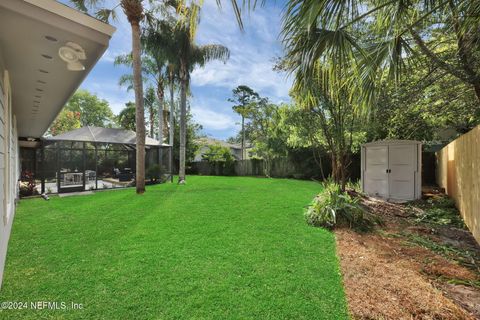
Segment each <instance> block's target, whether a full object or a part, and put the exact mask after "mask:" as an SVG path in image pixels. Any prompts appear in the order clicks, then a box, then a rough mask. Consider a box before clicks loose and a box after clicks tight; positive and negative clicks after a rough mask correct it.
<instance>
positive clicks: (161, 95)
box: [157, 82, 164, 168]
mask: <svg viewBox="0 0 480 320" xmlns="http://www.w3.org/2000/svg"><path fill="white" fill-rule="evenodd" d="M157 96H158V141H159V142H160V147H159V148H158V164H159V165H160V168H162V167H163V166H162V165H163V163H162V162H163V161H162V160H163V159H162V157H163V154H162V144H163V100H164V92H163V85H162V84H161V83H160V82H159V84H158V87H157Z"/></svg>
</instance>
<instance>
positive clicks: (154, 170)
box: [145, 164, 163, 183]
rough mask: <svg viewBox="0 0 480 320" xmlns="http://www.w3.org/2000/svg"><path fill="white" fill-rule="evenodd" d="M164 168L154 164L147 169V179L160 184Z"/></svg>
mask: <svg viewBox="0 0 480 320" xmlns="http://www.w3.org/2000/svg"><path fill="white" fill-rule="evenodd" d="M162 174H163V172H162V168H161V167H160V165H159V164H154V165H151V166H150V167H149V168H148V169H147V172H146V174H145V176H146V177H147V179H149V180H150V182H155V183H156V182H158V181H160V180H161V177H162Z"/></svg>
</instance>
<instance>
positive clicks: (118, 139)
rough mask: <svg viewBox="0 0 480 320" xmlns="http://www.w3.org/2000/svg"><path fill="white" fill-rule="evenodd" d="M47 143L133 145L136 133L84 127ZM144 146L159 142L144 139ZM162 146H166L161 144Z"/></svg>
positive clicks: (156, 144)
mask: <svg viewBox="0 0 480 320" xmlns="http://www.w3.org/2000/svg"><path fill="white" fill-rule="evenodd" d="M45 140H47V141H78V142H92V143H93V142H100V143H118V144H129V145H134V144H135V143H136V133H135V132H133V131H131V130H124V129H115V128H101V127H90V126H86V127H83V128H79V129H75V130H72V131H69V132H65V133H62V134H59V135H57V136H52V137H46V138H45ZM145 145H147V146H159V145H160V142H159V141H157V140H154V139H152V138H149V137H145ZM162 146H168V145H167V144H163V145H162Z"/></svg>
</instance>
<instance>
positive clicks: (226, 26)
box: [81, 0, 291, 139]
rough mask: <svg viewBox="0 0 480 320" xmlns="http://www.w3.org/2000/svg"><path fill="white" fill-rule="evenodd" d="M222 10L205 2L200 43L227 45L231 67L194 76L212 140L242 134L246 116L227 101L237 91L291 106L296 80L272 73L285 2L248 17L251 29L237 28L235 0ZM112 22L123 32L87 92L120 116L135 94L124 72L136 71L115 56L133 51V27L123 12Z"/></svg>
mask: <svg viewBox="0 0 480 320" xmlns="http://www.w3.org/2000/svg"><path fill="white" fill-rule="evenodd" d="M223 3H224V5H223V8H222V9H219V8H218V7H217V5H216V1H215V0H205V3H204V7H203V9H202V14H201V20H200V25H199V29H198V33H197V38H196V41H197V43H199V44H222V45H224V46H227V47H228V48H229V49H230V51H231V56H230V60H229V61H228V62H227V63H225V64H224V63H223V62H218V61H214V62H210V63H209V64H207V65H206V66H205V67H204V68H201V69H196V70H195V71H194V72H193V73H192V78H191V88H192V93H193V97H191V100H190V101H191V108H192V113H193V115H194V118H195V120H196V121H197V122H198V123H200V124H202V125H203V127H204V133H205V134H207V135H208V136H211V137H215V138H220V139H226V138H227V137H230V136H233V135H235V134H236V133H237V132H238V131H239V121H240V117H239V116H238V115H236V114H235V113H233V112H232V103H231V102H228V101H227V99H228V98H229V97H230V96H231V92H232V89H234V88H235V87H236V86H238V85H241V84H245V85H248V86H250V87H251V88H253V89H254V90H256V91H257V92H259V93H260V95H262V96H266V97H269V98H270V99H271V100H272V101H273V102H275V103H280V102H288V101H289V96H288V91H289V88H290V85H291V81H290V79H287V78H286V75H285V74H279V73H278V72H275V71H273V70H272V67H273V62H272V60H273V59H274V58H275V57H278V56H281V55H282V45H281V42H280V40H279V33H280V27H281V13H282V9H283V7H282V4H281V3H282V1H276V2H274V3H270V4H267V5H266V6H265V7H263V8H257V9H256V10H255V11H253V12H250V13H247V14H246V15H245V16H244V18H243V19H244V24H245V31H244V32H243V33H242V32H241V31H240V29H239V27H238V25H237V22H236V19H235V16H234V14H233V11H232V9H231V6H230V3H229V1H227V0H225V1H223ZM118 13H119V14H118V19H117V21H114V22H113V23H112V24H113V25H114V26H115V27H116V28H117V31H116V33H115V34H114V36H113V38H112V40H111V42H110V47H109V48H108V50H107V52H105V54H104V55H103V57H102V58H101V59H100V61H99V62H98V64H97V65H96V66H95V68H94V69H93V70H92V72H91V73H90V74H89V75H88V77H87V79H86V80H85V81H84V82H83V84H82V86H81V88H83V89H87V90H89V91H91V92H94V93H96V94H97V95H98V96H99V97H100V98H103V99H106V100H107V101H108V102H109V103H110V106H111V107H112V109H113V111H114V113H118V112H119V111H120V109H122V108H123V106H124V105H125V103H126V102H128V101H134V95H133V92H127V91H126V89H125V88H122V87H119V85H118V79H119V77H120V76H121V75H122V74H125V73H129V72H131V71H130V70H129V69H127V68H125V67H118V66H117V67H116V66H114V65H113V60H114V58H115V56H117V55H119V54H123V53H127V52H129V51H130V48H131V47H130V46H131V33H130V26H129V24H128V22H127V21H126V19H125V17H124V16H123V14H122V13H121V12H118Z"/></svg>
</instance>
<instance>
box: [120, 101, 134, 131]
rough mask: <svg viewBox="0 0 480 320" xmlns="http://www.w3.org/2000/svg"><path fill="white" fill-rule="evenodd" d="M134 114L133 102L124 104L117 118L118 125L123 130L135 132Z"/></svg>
mask: <svg viewBox="0 0 480 320" xmlns="http://www.w3.org/2000/svg"><path fill="white" fill-rule="evenodd" d="M135 114H136V108H135V103H133V102H127V103H125V108H123V109H122V110H121V111H120V113H119V114H118V116H117V123H118V125H119V126H120V127H121V128H123V129H127V130H132V131H137V125H136V121H135Z"/></svg>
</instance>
